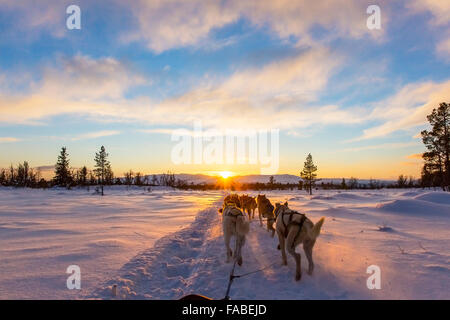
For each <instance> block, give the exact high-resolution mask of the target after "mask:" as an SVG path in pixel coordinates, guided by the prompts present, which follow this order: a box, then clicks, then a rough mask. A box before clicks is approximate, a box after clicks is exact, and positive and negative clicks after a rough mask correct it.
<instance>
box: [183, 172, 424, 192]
mask: <svg viewBox="0 0 450 320" xmlns="http://www.w3.org/2000/svg"><path fill="white" fill-rule="evenodd" d="M175 187H176V188H179V189H184V190H221V189H224V188H227V189H230V190H231V191H248V190H253V191H269V190H291V191H292V190H305V191H306V192H308V193H309V192H310V184H309V183H308V182H306V183H305V182H304V181H303V180H299V182H298V183H281V182H276V181H275V179H274V177H273V176H271V177H270V178H269V181H268V182H267V183H264V182H254V183H239V182H235V181H233V180H231V181H229V182H228V183H227V185H226V186H225V185H224V184H223V183H209V184H208V183H202V184H193V183H190V184H189V183H181V184H177V185H176V186H175ZM420 187H421V184H420V179H417V180H416V179H414V178H413V177H411V176H410V177H407V176H405V175H400V176H399V177H398V180H397V181H395V182H392V183H386V182H382V181H380V180H375V179H370V180H369V181H368V182H367V183H362V182H360V181H359V180H358V179H357V178H354V177H351V178H350V179H348V181H347V180H346V179H345V178H343V179H342V181H341V182H340V183H336V182H333V181H329V182H321V183H320V184H317V183H316V184H315V185H314V189H316V190H318V189H323V190H355V189H363V190H375V189H383V188H402V189H404V188H420Z"/></svg>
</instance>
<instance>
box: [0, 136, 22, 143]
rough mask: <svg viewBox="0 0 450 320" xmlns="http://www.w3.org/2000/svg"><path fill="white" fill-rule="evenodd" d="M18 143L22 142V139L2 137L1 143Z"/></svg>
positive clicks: (0, 138)
mask: <svg viewBox="0 0 450 320" xmlns="http://www.w3.org/2000/svg"><path fill="white" fill-rule="evenodd" d="M17 141H21V139H18V138H14V137H0V143H8V142H17Z"/></svg>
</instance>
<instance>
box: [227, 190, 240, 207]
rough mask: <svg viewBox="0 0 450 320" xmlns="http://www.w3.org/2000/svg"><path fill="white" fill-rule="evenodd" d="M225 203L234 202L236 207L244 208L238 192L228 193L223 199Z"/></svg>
mask: <svg viewBox="0 0 450 320" xmlns="http://www.w3.org/2000/svg"><path fill="white" fill-rule="evenodd" d="M223 203H224V204H226V203H234V204H235V205H236V207H238V208H240V209H241V208H242V206H241V200H240V198H239V195H238V194H236V193H231V194H229V195H227V196H226V197H225V199H223Z"/></svg>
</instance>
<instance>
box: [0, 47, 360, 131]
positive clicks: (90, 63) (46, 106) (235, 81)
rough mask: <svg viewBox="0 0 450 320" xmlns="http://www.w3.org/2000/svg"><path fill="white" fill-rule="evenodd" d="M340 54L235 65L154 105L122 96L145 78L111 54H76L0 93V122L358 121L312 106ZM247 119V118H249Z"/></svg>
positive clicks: (348, 113)
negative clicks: (217, 78)
mask: <svg viewBox="0 0 450 320" xmlns="http://www.w3.org/2000/svg"><path fill="white" fill-rule="evenodd" d="M342 61H343V58H342V57H340V56H339V55H337V54H335V53H331V52H330V51H329V50H328V49H326V48H322V47H319V48H317V49H314V50H306V51H303V52H300V53H298V54H297V55H294V56H292V57H288V58H285V59H283V60H276V61H273V62H271V63H269V64H267V65H265V66H263V67H261V68H248V69H243V70H239V71H237V72H235V73H233V74H232V75H230V76H229V77H228V78H226V79H224V80H223V81H222V82H220V83H207V84H202V85H199V86H197V87H196V88H193V89H192V90H190V91H187V92H186V93H184V94H182V95H180V96H177V97H171V98H167V99H165V100H163V101H161V102H154V101H152V100H151V98H149V97H146V96H140V97H134V98H128V97H126V93H127V91H128V90H129V89H130V88H132V87H133V86H136V85H142V84H147V83H148V82H147V79H145V78H142V77H141V76H140V75H139V74H135V73H133V72H131V70H129V69H128V68H126V66H125V65H124V64H122V63H120V62H119V61H117V60H115V59H112V58H100V59H96V60H94V59H92V58H89V57H86V56H76V57H74V58H73V59H70V61H66V62H64V61H63V62H62V63H61V65H62V66H63V68H62V70H59V69H56V68H50V67H48V68H45V72H44V75H43V78H42V81H41V82H39V83H36V84H34V85H33V86H32V88H33V89H32V90H31V92H28V93H24V94H19V95H10V94H6V93H1V91H0V119H2V120H1V121H3V122H9V123H32V122H36V121H42V120H43V119H45V118H48V117H52V116H55V115H61V114H77V115H85V116H88V117H89V118H90V119H91V120H94V121H116V122H122V121H134V122H143V123H147V124H158V125H178V126H183V125H188V126H192V123H193V122H194V121H202V122H203V125H204V126H205V127H208V128H211V127H213V128H218V129H223V128H254V129H255V128H256V129H258V128H261V129H267V128H278V129H292V128H306V127H311V126H314V125H316V124H322V125H326V124H337V123H338V124H339V123H341V124H343V123H345V124H349V123H359V122H360V121H361V120H362V119H363V118H364V114H363V113H362V110H356V109H353V110H351V109H342V108H340V107H339V106H337V105H320V104H317V103H316V100H317V99H318V98H319V95H320V93H321V92H322V91H323V90H324V89H325V88H326V85H327V84H328V80H329V78H330V77H331V76H332V75H333V74H334V73H335V72H336V70H337V69H339V67H340V65H341V63H342ZM249 120H250V121H249Z"/></svg>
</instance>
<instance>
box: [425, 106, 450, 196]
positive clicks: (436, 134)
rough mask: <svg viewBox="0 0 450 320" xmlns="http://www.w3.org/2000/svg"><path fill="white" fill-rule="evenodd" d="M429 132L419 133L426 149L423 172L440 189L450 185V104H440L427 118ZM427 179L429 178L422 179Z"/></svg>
mask: <svg viewBox="0 0 450 320" xmlns="http://www.w3.org/2000/svg"><path fill="white" fill-rule="evenodd" d="M427 120H428V122H429V123H430V125H431V130H430V131H428V130H423V131H422V132H421V135H422V141H423V143H424V144H425V146H426V148H427V152H424V153H423V155H422V157H423V159H424V162H425V163H424V170H423V172H425V173H427V174H430V175H431V176H433V178H432V179H431V180H432V181H433V185H434V186H436V185H441V187H442V189H443V190H445V188H446V187H447V189H448V186H449V184H450V104H449V103H444V102H443V103H441V104H440V105H439V107H438V108H437V109H433V111H432V112H431V114H429V115H428V116H427ZM423 178H426V179H429V177H423Z"/></svg>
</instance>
